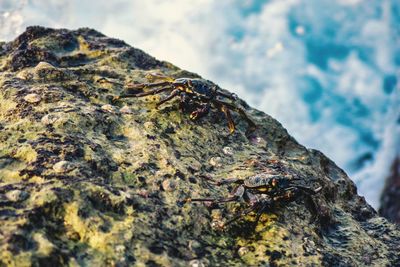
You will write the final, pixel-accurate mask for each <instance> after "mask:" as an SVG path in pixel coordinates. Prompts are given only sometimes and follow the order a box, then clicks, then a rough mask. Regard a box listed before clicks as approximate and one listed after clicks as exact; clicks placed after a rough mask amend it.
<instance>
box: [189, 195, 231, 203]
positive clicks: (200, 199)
mask: <svg viewBox="0 0 400 267" xmlns="http://www.w3.org/2000/svg"><path fill="white" fill-rule="evenodd" d="M237 200H238V197H237V196H232V197H227V198H188V199H187V201H188V202H193V201H199V202H206V201H210V202H213V203H215V204H217V203H225V202H233V201H237Z"/></svg>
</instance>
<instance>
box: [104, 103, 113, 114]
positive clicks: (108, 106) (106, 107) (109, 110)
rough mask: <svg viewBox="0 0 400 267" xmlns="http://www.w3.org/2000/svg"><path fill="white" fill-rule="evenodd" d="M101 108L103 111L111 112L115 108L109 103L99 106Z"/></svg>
mask: <svg viewBox="0 0 400 267" xmlns="http://www.w3.org/2000/svg"><path fill="white" fill-rule="evenodd" d="M101 109H102V110H104V111H107V112H111V113H113V112H115V111H116V108H115V107H114V106H112V105H110V104H106V105H103V106H101Z"/></svg>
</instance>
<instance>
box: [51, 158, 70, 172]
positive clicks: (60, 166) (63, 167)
mask: <svg viewBox="0 0 400 267" xmlns="http://www.w3.org/2000/svg"><path fill="white" fill-rule="evenodd" d="M74 168H75V166H74V165H73V164H72V163H71V162H68V161H66V160H62V161H59V162H57V163H56V164H54V166H53V170H54V171H55V172H56V173H64V172H69V171H71V170H73V169H74Z"/></svg>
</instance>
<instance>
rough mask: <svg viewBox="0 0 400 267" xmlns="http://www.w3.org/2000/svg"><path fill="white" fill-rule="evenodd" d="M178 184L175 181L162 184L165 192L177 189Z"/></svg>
mask: <svg viewBox="0 0 400 267" xmlns="http://www.w3.org/2000/svg"><path fill="white" fill-rule="evenodd" d="M176 186H177V184H176V182H175V181H174V180H164V181H163V182H162V188H163V189H164V191H167V192H172V191H174V190H175V189H176Z"/></svg>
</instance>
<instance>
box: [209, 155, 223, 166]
mask: <svg viewBox="0 0 400 267" xmlns="http://www.w3.org/2000/svg"><path fill="white" fill-rule="evenodd" d="M210 164H211V166H214V167H221V166H222V158H221V157H212V158H211V159H210Z"/></svg>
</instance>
